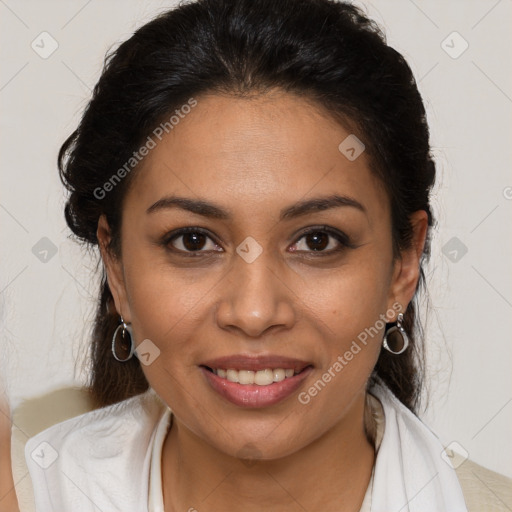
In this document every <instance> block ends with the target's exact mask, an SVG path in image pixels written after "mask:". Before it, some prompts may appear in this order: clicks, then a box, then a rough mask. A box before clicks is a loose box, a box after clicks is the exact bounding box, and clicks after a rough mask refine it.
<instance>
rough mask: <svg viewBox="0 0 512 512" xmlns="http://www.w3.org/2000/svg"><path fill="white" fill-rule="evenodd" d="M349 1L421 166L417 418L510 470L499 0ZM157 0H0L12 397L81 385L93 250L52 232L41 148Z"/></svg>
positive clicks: (0, 201)
mask: <svg viewBox="0 0 512 512" xmlns="http://www.w3.org/2000/svg"><path fill="white" fill-rule="evenodd" d="M356 3H357V4H358V5H362V6H363V7H364V9H366V10H367V11H368V13H369V14H370V15H371V16H372V17H373V18H374V19H375V20H376V21H377V22H379V23H380V24H381V25H382V27H383V28H384V29H385V31H386V34H387V37H388V42H389V43H390V44H391V45H392V46H394V47H395V48H396V49H397V50H398V51H400V52H401V53H403V55H404V56H405V57H406V59H407V60H408V62H409V63H410V65H411V67H412V69H413V71H414V73H415V76H416V78H417V81H418V84H419V88H420V91H421V93H422V96H423V98H424V101H425V103H426V106H427V110H428V120H429V123H430V126H431V133H432V146H433V151H434V154H435V157H436V161H437V169H438V184H437V187H436V190H435V192H434V197H433V204H434V212H435V216H436V217H437V220H438V222H439V227H438V229H437V230H436V232H435V233H434V235H435V237H434V243H433V248H432V258H431V263H430V264H429V267H428V269H427V281H428V290H429V298H430V308H429V313H428V315H427V317H426V318H425V321H426V325H427V328H426V334H427V349H428V355H429V359H428V361H429V365H428V366H429V388H430V395H429V407H428V409H427V410H426V412H424V413H423V414H422V417H423V418H424V420H425V422H426V423H427V424H428V425H429V426H430V427H431V428H432V430H433V431H434V432H436V434H437V435H438V436H439V437H440V439H441V441H442V442H443V443H444V444H445V445H448V444H451V443H455V444H452V446H454V447H455V448H456V449H457V450H458V451H461V450H463V451H465V452H467V453H468V454H469V457H470V458H471V459H473V460H474V461H476V462H478V463H480V464H483V465H485V466H487V467H489V468H491V469H493V470H495V471H498V472H501V473H504V474H506V475H508V476H510V477H512V438H511V436H510V432H511V431H512V428H511V427H512V385H511V375H512V372H511V366H512V343H511V335H510V333H511V330H512V314H511V313H512V286H511V284H512V266H511V265H510V262H511V261H512V258H511V253H512V251H511V245H512V243H511V235H512V231H511V229H510V217H511V209H512V175H511V172H510V169H511V149H510V148H511V141H512V139H511V134H512V130H511V124H512V123H511V109H512V99H511V98H512V87H511V85H512V84H511V80H512V73H511V72H510V71H511V70H510V63H511V62H512V55H511V53H512V40H511V39H512V37H511V31H510V24H511V21H512V16H511V15H512V1H511V0H498V1H496V0H492V1H491V0H478V1H477V0H471V1H470V0H459V1H454V0H451V1H446V0H423V1H420V0H416V1H412V0H385V1H384V0H379V1H378V2H356ZM172 5H173V2H170V1H144V2H140V1H133V0H132V1H126V0H123V1H121V0H103V1H99V0H89V1H86V0H67V1H44V2H42V1H36V0H31V1H28V0H17V1H15V0H0V27H1V28H0V30H1V32H0V34H1V36H0V37H1V47H0V52H1V54H0V58H1V69H0V105H1V112H2V115H1V120H0V123H1V141H0V168H1V178H0V180H1V181H0V191H1V195H0V225H1V237H2V238H1V245H0V254H1V258H2V265H1V274H0V323H1V345H0V356H1V366H0V373H1V374H2V375H3V378H4V380H5V382H6V384H7V386H8V392H9V396H10V399H11V401H12V404H13V405H14V406H15V405H16V404H18V403H19V402H20V400H22V399H23V398H30V397H34V396H36V395H39V394H41V393H44V392H47V391H50V390H53V389H56V388H59V387H63V386H68V385H72V384H82V383H84V382H85V378H86V374H85V371H84V370H81V368H85V369H86V368H87V365H86V363H87V360H86V356H87V348H88V347H87V343H88V336H89V329H90V326H91V321H92V318H93V316H92V311H93V306H94V301H95V294H96V286H97V279H96V278H95V277H94V274H93V272H94V269H95V262H96V260H95V257H94V255H92V256H91V255H90V254H88V253H87V252H86V251H84V250H83V249H81V248H80V247H79V246H78V245H77V244H76V243H75V242H73V241H72V240H70V239H69V238H68V235H69V231H68V229H67V227H66V226H65V222H64V217H63V205H64V198H65V196H64V191H63V188H62V186H61V184H60V181H59V178H58V173H57V166H56V155H57V151H58V149H59V146H60V145H61V144H62V142H63V141H64V140H65V138H66V137H67V136H68V135H69V134H70V133H71V132H72V131H73V130H74V129H75V127H76V125H77V122H78V119H79V116H80V113H81V112H82V109H83V108H84V106H85V105H86V102H87V100H88V98H89V97H90V93H91V89H92V87H93V86H94V84H95V83H96V81H97V79H98V77H99V74H100V71H101V67H102V62H103V58H104V56H105V53H106V51H107V50H108V49H110V48H111V47H112V46H113V45H116V44H118V43H119V42H121V41H123V40H125V39H126V38H128V37H129V36H130V35H131V34H132V33H133V31H134V29H136V28H137V27H139V26H140V25H142V24H143V23H145V22H147V21H149V20H150V19H151V18H152V17H153V16H154V15H156V14H157V13H159V12H161V11H163V10H165V9H166V8H168V7H171V6H172ZM43 33H46V34H43ZM41 41H43V42H41ZM54 48H56V49H55V51H53V53H51V54H50V55H48V53H50V52H51V51H52V50H53V49H54Z"/></svg>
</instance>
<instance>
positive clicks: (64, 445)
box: [26, 0, 468, 512]
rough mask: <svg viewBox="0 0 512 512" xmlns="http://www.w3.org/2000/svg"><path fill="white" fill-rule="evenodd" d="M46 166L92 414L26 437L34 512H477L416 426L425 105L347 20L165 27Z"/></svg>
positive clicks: (431, 174)
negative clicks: (91, 262)
mask: <svg viewBox="0 0 512 512" xmlns="http://www.w3.org/2000/svg"><path fill="white" fill-rule="evenodd" d="M59 163H60V170H61V177H62V179H63V182H64V184H65V185H66V187H67V188H68V190H69V191H70V197H69V200H68V202H67V205H66V219H67V222H68V225H69V226H70V228H71V230H72V231H73V233H74V234H75V235H76V236H77V237H78V238H79V239H81V240H83V241H84V242H86V243H88V244H92V245H98V247H99V250H100V252H101V258H102V262H103V264H104V279H103V282H102V289H101V294H100V303H99V307H98V310H97V315H96V320H95V329H94V335H93V344H92V361H93V367H92V372H91V393H92V395H93V397H94V399H95V401H96V405H97V406H98V409H97V410H95V411H93V412H90V413H87V414H85V415H82V416H79V417H77V418H73V419H71V420H68V421H66V422H63V423H60V424H57V425H55V426H53V427H51V428H50V429H47V430H45V431H44V432H42V433H40V434H39V435H37V436H35V437H33V438H32V439H31V440H29V442H28V443H27V446H26V458H27V463H28V465H29V469H30V474H31V478H32V482H33V486H34V494H35V499H36V505H37V507H38V508H37V510H38V511H47V510H59V511H60V510H80V511H82V510H91V511H92V510H102V511H104V512H105V511H118V510H122V511H123V512H127V511H132V510H133V511H142V510H151V511H162V510H166V511H177V510H189V511H193V510H198V511H201V510H208V511H213V512H215V511H218V510H226V509H228V508H229V509H231V510H244V511H253V510H254V511H255V510H262V509H265V510H266V509H269V510H273V511H281V510H282V511H284V510H286V511H293V510H312V511H313V510H314V511H316V510H323V511H326V510H328V511H330V510H333V511H334V510H336V511H340V510H343V511H347V512H348V511H367V510H372V511H386V512H389V511H395V510H396V511H398V510H410V511H422V512H424V511H426V510H428V511H436V512H441V511H450V512H456V511H465V510H468V507H467V504H466V503H465V496H464V493H463V490H462V488H461V481H459V478H458V477H457V474H456V473H455V471H454V469H453V467H452V466H451V464H450V461H449V457H446V456H443V454H444V452H443V447H442V445H441V444H440V443H439V441H438V440H437V438H436V437H435V436H434V435H433V434H432V433H431V432H430V431H429V430H428V428H427V427H426V426H425V425H423V424H422V423H421V421H420V420H419V419H418V418H417V417H416V416H415V414H414V412H415V411H416V410H417V407H418V404H419V397H420V394H421V389H422V370H423V352H422V340H421V332H420V328H419V327H420V326H419V324H418V321H417V316H416V309H417V307H416V301H417V293H418V290H419V289H420V287H421V284H422V281H423V274H422V264H423V262H424V260H425V259H426V258H427V257H428V255H429V242H430V241H429V234H430V228H431V227H432V225H433V216H432V212H431V208H430V201H429V193H430V190H431V187H432V185H433V183H434V179H435V165H434V162H433V161H432V158H431V156H430V147H429V133H428V127H427V123H426V119H425V110H424V107H423V104H422V100H421V97H420V95H419V93H418V90H417V87H416V84H415V82H414V78H413V76H412V73H411V70H410V68H409V67H408V65H407V64H406V62H405V61H404V59H403V58H402V56H401V55H399V54H398V53H397V52H396V51H395V50H393V49H392V48H390V47H389V46H387V45H386V43H385V41H384V37H383V35H382V34H381V32H380V31H379V29H378V27H377V26H376V25H375V24H374V23H372V22H371V21H370V20H368V19H367V18H366V17H365V16H364V15H363V14H362V13H361V12H360V11H359V10H357V9H356V8H355V7H353V6H351V5H350V4H346V3H335V2H331V1H328V0H293V1H290V0H279V1H275V0H273V1H269V0H263V1H256V2H255V1H252V0H251V1H250V0H231V1H227V0H200V1H198V2H193V3H189V4H186V5H182V6H180V7H179V8H177V9H175V10H172V11H170V12H168V13H164V14H162V15H161V16H159V17H158V18H156V19H155V20H153V21H152V22H150V23H148V24H146V25H145V26H144V27H142V28H141V29H139V30H138V31H137V32H136V33H135V34H134V35H133V36H132V37H131V38H130V39H129V40H128V41H126V42H125V43H123V44H122V45H121V46H120V47H119V48H118V49H117V50H116V51H115V52H114V53H113V54H112V55H111V56H110V57H109V58H108V60H107V63H106V66H105V69H104V72H103V74H102V76H101V78H100V80H99V82H98V84H97V85H96V87H95V89H94V94H93V98H92V100H91V102H90V103H89V105H88V107H87V109H86V112H85V113H84V115H83V118H82V120H81V122H80V125H79V127H78V129H77V130H76V131H75V132H74V133H73V134H72V135H71V137H70V138H69V139H68V140H67V141H66V142H65V143H64V145H63V147H62V148H61V152H60V155H59ZM444 455H446V454H444ZM466 497H467V496H466Z"/></svg>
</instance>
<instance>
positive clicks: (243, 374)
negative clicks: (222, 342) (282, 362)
mask: <svg viewBox="0 0 512 512" xmlns="http://www.w3.org/2000/svg"><path fill="white" fill-rule="evenodd" d="M213 373H215V374H216V375H218V376H219V377H222V378H223V379H227V380H229V381H230V382H238V383H239V384H257V385H258V386H268V385H269V384H272V383H273V382H281V381H282V380H284V379H285V378H287V377H293V375H294V373H295V372H294V370H293V369H292V368H287V369H286V370H285V369H283V368H274V369H272V368H268V369H265V370H258V371H257V372H254V371H252V370H234V369H233V368H229V369H228V370H224V369H222V368H214V369H213Z"/></svg>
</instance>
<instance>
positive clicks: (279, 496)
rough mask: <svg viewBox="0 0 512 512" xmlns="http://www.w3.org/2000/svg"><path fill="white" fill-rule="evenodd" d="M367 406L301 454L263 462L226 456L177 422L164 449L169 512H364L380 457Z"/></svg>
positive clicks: (360, 403) (357, 404) (356, 405)
mask: <svg viewBox="0 0 512 512" xmlns="http://www.w3.org/2000/svg"><path fill="white" fill-rule="evenodd" d="M364 402H365V401H364V395H363V396H362V397H361V399H359V400H357V401H355V403H354V404H353V407H352V408H351V410H350V411H349V412H348V413H347V414H346V415H345V416H344V417H343V418H342V419H341V420H340V421H339V422H338V423H337V424H336V425H335V426H334V427H333V428H332V429H330V430H329V431H327V432H325V433H324V434H323V435H322V436H321V437H320V438H318V439H316V440H314V441H313V442H312V443H310V444H309V445H307V446H305V447H303V448H301V449H300V450H299V451H297V452H295V453H293V454H292V455H289V456H287V457H283V458H280V459H275V460H264V461H261V460H260V461H247V460H241V459H237V458H235V457H232V456H230V455H227V454H225V453H223V452H221V451H219V450H217V449H215V448H214V447H212V446H211V445H210V444H208V443H206V442H204V441H203V440H202V439H201V438H199V437H197V436H196V435H194V434H193V433H192V432H190V431H189V430H188V429H187V428H186V427H185V426H184V425H182V424H181V423H180V422H179V421H177V420H176V418H174V419H173V426H172V428H171V429H170V431H169V433H168V435H167V438H166V440H165V442H164V446H163V450H162V486H163V495H164V496H163V497H164V504H165V510H166V512H171V511H172V512H174V511H178V510H191V511H193V510H194V509H196V510H198V511H201V510H208V511H209V512H220V511H224V510H232V511H234V512H239V511H240V512H241V511H243V512H257V511H258V512H259V511H261V510H262V509H263V508H265V509H269V510H272V511H273V512H281V511H282V512H284V511H286V512H294V511H297V512H299V511H301V512H303V511H304V510H338V511H343V512H359V510H360V507H361V504H362V501H363V498H364V495H365V492H366V488H367V486H368V483H369V480H370V477H371V472H372V468H373V464H374V458H375V454H374V448H373V446H372V445H371V443H370V442H369V441H368V439H367V437H366V435H365V431H364Z"/></svg>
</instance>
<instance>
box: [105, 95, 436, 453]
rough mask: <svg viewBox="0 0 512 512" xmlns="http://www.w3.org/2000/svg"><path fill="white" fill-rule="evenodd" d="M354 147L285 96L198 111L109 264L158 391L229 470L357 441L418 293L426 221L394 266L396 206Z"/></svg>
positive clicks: (132, 201)
mask: <svg viewBox="0 0 512 512" xmlns="http://www.w3.org/2000/svg"><path fill="white" fill-rule="evenodd" d="M349 135H350V132H348V131H346V130H345V129H343V128H342V127H341V126H340V125H339V124H337V123H335V122H334V121H332V120H331V119H330V118H329V117H327V116H325V115H323V114H322V113H321V112H320V111H318V110H316V109H315V108H314V107H313V106H312V105H311V104H309V103H307V102H305V101H304V100H303V99H300V98H299V97H296V96H293V95H290V94H286V93H283V92H278V91H275V92H273V93H272V94H267V95H265V96H259V97H252V98H250V99H249V98H245V99H235V98H233V97H222V96H213V95H212V96H203V97H198V98H197V106H195V107H194V108H193V109H192V110H191V112H190V113H189V114H188V115H187V116H185V117H184V118H180V120H179V123H178V124H176V125H174V128H173V129H172V130H170V131H169V133H168V134H166V135H165V137H163V138H162V140H161V141H160V142H158V144H157V145H156V147H155V148H154V149H152V150H151V151H150V153H149V154H148V156H146V157H145V159H144V161H143V162H142V167H141V168H140V169H139V170H138V171H137V173H138V174H137V175H136V177H134V178H135V179H134V181H133V183H132V186H131V187H130V189H129V191H128V192H127V195H126V197H125V202H124V205H123V214H122V215H123V222H122V229H121V237H122V245H121V255H122V256H121V258H120V259H119V260H116V259H115V258H112V257H111V256H110V255H109V254H107V253H106V251H105V250H103V257H104V260H105V263H106V264H107V270H108V277H109V283H110V286H111V289H112V292H113V295H114V298H115V302H116V307H117V309H118V312H119V313H120V314H122V316H123V317H124V319H125V321H126V322H129V323H131V324H132V329H133V334H134V337H135V340H136V344H137V345H139V344H140V343H141V342H143V343H144V345H143V346H142V348H143V350H140V352H141V354H142V355H141V356H139V358H140V359H141V362H142V363H143V365H142V368H143V370H144V373H145V375H146V377H147V379H148V381H149V383H150V385H151V386H152V387H153V388H154V389H155V391H156V392H157V393H158V395H160V397H161V398H162V399H163V400H164V401H165V402H166V403H167V404H168V405H169V406H170V407H171V409H172V410H173V411H174V414H175V418H176V419H175V421H177V422H178V424H179V425H180V428H182V429H185V430H186V431H187V432H189V433H190V434H191V435H193V436H197V437H199V438H200V439H201V440H203V441H205V442H207V443H208V444H209V445H211V446H212V447H214V448H216V449H218V450H221V451H222V452H224V453H226V454H230V455H237V454H238V455H241V454H244V453H246V452H249V451H252V453H254V454H257V456H258V457H261V458H264V459H272V458H278V457H282V456H285V455H288V454H291V453H294V452H296V451H298V450H300V449H301V448H304V447H306V446H308V445H309V444H311V443H312V442H313V441H314V440H316V439H318V438H319V437H320V436H322V435H323V434H325V433H326V432H328V431H330V430H332V429H333V428H338V427H339V428H341V427H340V426H341V425H345V426H347V425H354V424H355V423H358V424H359V425H361V424H362V412H363V403H364V390H365V385H366V382H367V379H368V377H369V375H370V373H371V371H372V369H373V367H374V365H375V363H376V360H377V358H378V355H379V351H380V349H381V342H382V336H383V330H384V321H385V319H386V318H385V317H384V315H385V314H386V312H388V316H389V317H390V318H389V320H388V321H393V320H394V319H396V315H397V313H398V311H397V310H398V308H399V305H401V306H402V307H403V308H404V309H405V307H406V306H407V304H408V302H409V301H410V299H411V297H412V295H413V293H414V289H415V285H416V281H417V277H418V257H419V254H421V250H422V246H423V237H424V234H425V233H424V232H425V229H424V228H425V227H426V214H424V212H420V213H418V215H417V219H418V222H417V226H420V227H419V228H418V227H417V229H416V232H417V233H418V234H417V236H416V241H417V242H418V247H417V248H416V249H412V250H410V251H408V252H404V253H403V254H402V259H401V260H397V261H393V258H392V240H391V224H390V209H389V204H388V199H387V196H386V194H385V192H384V190H383V189H382V188H381V186H380V185H379V182H378V181H377V180H376V178H375V177H374V176H373V175H372V173H371V172H370V169H369V160H368V159H367V155H366V153H365V152H364V151H363V152H362V153H361V154H360V156H358V157H357V158H355V159H354V155H355V156H357V152H359V151H360V150H361V149H362V146H358V145H357V144H356V145H354V144H355V143H354V141H353V139H348V140H347V141H346V142H345V143H344V144H345V145H342V149H343V148H345V149H344V152H342V151H340V149H339V146H340V143H342V142H343V141H345V139H346V138H347V137H348V136H349ZM363 142H364V140H363ZM356 143H357V141H356ZM346 146H347V147H348V150H347V147H346ZM350 147H354V152H352V151H351V150H350ZM347 156H349V157H350V158H347ZM415 218H416V217H415ZM183 228H187V230H188V231H189V232H188V233H180V230H181V229H183ZM308 233H309V234H308ZM98 236H99V238H100V240H102V241H105V240H107V239H108V228H107V226H106V224H105V222H104V220H101V221H100V225H99V230H98ZM143 340H144V341H143ZM212 369H213V370H215V371H217V370H220V372H217V373H219V374H216V373H214V372H212ZM226 370H232V371H230V372H226ZM237 370H239V371H237ZM287 370H288V371H287ZM252 372H254V374H252ZM291 373H293V374H294V376H293V377H290V376H289V375H290V374H291ZM253 378H254V379H256V383H255V384H245V382H251V379H253ZM236 380H239V381H242V382H244V383H240V382H233V381H236ZM269 382H272V383H271V384H269Z"/></svg>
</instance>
